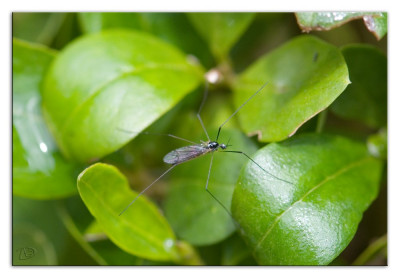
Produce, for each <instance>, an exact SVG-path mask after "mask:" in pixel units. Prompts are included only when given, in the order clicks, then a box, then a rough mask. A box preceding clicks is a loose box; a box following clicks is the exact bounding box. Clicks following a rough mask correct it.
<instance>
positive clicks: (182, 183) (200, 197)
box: [165, 129, 256, 245]
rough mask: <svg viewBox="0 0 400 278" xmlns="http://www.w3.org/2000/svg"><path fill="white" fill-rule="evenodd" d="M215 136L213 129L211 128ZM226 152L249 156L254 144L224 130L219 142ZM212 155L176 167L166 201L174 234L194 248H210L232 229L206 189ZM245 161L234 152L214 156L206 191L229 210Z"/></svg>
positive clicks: (254, 148) (231, 224)
mask: <svg viewBox="0 0 400 278" xmlns="http://www.w3.org/2000/svg"><path fill="white" fill-rule="evenodd" d="M209 131H211V133H210V134H212V135H214V134H215V133H216V129H211V130H209ZM229 139H230V141H229V144H232V145H233V146H232V147H229V148H228V149H227V150H239V151H243V152H245V153H248V154H252V153H253V152H254V151H255V150H256V146H255V145H254V143H253V142H252V141H251V140H250V139H249V138H247V137H246V136H244V135H243V134H241V133H240V132H239V131H237V130H229V129H224V130H223V131H222V133H221V139H220V140H219V141H220V143H225V144H226V143H227V141H228V140H229ZM210 159H211V154H210V155H207V156H205V157H202V158H197V159H195V160H193V161H189V162H187V163H185V164H183V165H179V166H178V167H177V168H175V169H174V172H173V173H171V176H172V178H171V179H170V183H171V189H170V191H169V192H168V195H167V198H166V201H165V213H166V216H167V219H168V220H169V222H170V223H171V226H172V227H173V228H174V230H175V232H176V233H177V235H178V236H179V237H181V238H182V239H184V240H186V241H188V242H190V243H192V244H194V245H209V244H213V243H216V242H219V241H221V240H223V239H225V238H227V237H228V236H229V235H230V234H232V233H233V231H234V230H235V228H236V227H235V225H234V222H233V220H232V218H231V216H230V215H229V214H228V213H227V212H226V211H225V210H224V208H223V207H222V206H221V205H220V204H219V203H218V202H217V201H216V200H214V199H213V198H212V196H211V195H210V194H209V193H208V192H207V191H206V190H205V186H206V181H207V175H208V170H209V166H210ZM245 161H246V158H245V157H244V156H243V155H240V154H235V153H219V152H217V153H215V154H214V159H213V164H212V169H211V175H210V180H209V184H208V189H209V191H211V193H212V194H213V195H214V196H215V197H216V198H217V199H218V200H219V201H220V202H222V204H224V206H225V207H226V208H227V209H229V207H230V204H231V200H232V194H233V190H234V186H235V183H236V180H237V178H238V176H239V172H240V169H241V168H242V165H243V163H245Z"/></svg>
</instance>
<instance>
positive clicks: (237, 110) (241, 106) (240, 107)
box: [215, 82, 268, 142]
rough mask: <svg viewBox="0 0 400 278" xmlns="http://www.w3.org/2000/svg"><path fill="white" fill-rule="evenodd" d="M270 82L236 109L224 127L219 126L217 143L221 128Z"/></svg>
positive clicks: (265, 84)
mask: <svg viewBox="0 0 400 278" xmlns="http://www.w3.org/2000/svg"><path fill="white" fill-rule="evenodd" d="M267 84H268V82H265V83H264V85H262V86H261V88H260V89H258V90H257V92H255V93H254V94H253V95H252V96H251V97H249V98H248V99H247V100H246V101H245V102H244V103H243V104H242V105H240V106H239V108H238V109H236V111H235V112H233V114H232V115H230V116H229V118H228V119H226V120H225V122H223V123H222V125H220V126H219V128H218V133H217V138H216V139H215V141H216V142H218V138H219V133H220V132H221V128H222V127H223V126H224V125H225V124H226V123H227V122H228V121H229V120H230V119H231V118H232V117H233V116H235V115H236V114H237V113H238V112H239V110H240V109H242V108H243V106H245V105H246V104H247V103H248V102H249V101H250V100H251V99H252V98H253V97H255V96H256V95H257V94H258V93H259V92H261V90H262V89H264V87H265V86H267Z"/></svg>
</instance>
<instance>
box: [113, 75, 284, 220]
mask: <svg viewBox="0 0 400 278" xmlns="http://www.w3.org/2000/svg"><path fill="white" fill-rule="evenodd" d="M267 84H268V82H266V83H264V85H262V86H261V88H259V89H258V90H257V91H256V92H255V93H254V94H253V95H252V96H250V97H249V98H248V99H247V100H246V101H245V102H244V103H243V104H242V105H241V106H239V107H238V108H237V109H236V111H235V112H233V113H232V115H231V116H229V117H228V119H226V120H225V122H223V123H222V124H221V125H220V126H219V128H218V133H217V136H216V138H215V140H211V139H210V137H209V135H208V132H207V129H206V128H205V126H204V123H203V120H202V119H201V116H200V113H201V110H202V108H203V106H204V103H205V101H206V99H207V95H208V83H206V88H205V93H204V96H203V100H202V102H201V105H200V108H199V110H198V112H197V118H198V120H199V121H200V124H201V126H202V128H203V130H204V133H205V134H206V136H207V140H208V141H207V142H201V143H200V144H198V143H195V142H192V141H190V140H187V139H184V138H181V137H178V136H175V135H172V134H157V135H165V136H169V137H172V138H175V139H179V140H182V141H186V142H188V143H190V144H191V145H189V146H184V147H181V148H178V149H175V150H172V151H171V152H169V153H167V154H166V155H165V156H164V159H163V160H164V162H165V163H167V164H170V165H172V166H171V167H170V168H169V169H167V170H166V171H165V172H164V173H163V174H162V175H161V176H159V177H158V178H157V179H156V180H154V181H153V182H152V183H151V184H150V185H148V186H147V187H146V188H145V189H143V190H142V191H141V192H140V193H139V194H138V195H137V196H136V197H135V198H134V199H133V200H132V202H130V203H129V204H128V205H127V206H126V207H125V209H124V210H123V211H122V212H121V213H120V214H119V215H121V214H123V213H124V212H125V211H126V210H127V209H128V208H129V207H130V206H131V205H132V204H133V203H134V202H135V201H136V200H137V199H138V198H139V197H140V196H141V195H142V194H143V193H144V192H146V190H148V189H149V188H150V187H151V186H152V185H153V184H155V183H156V182H157V181H159V180H160V179H161V178H162V177H164V176H165V175H166V174H167V173H168V172H170V171H171V170H172V169H173V168H174V167H176V166H177V165H179V164H182V163H184V162H187V161H190V160H193V159H195V158H198V157H200V156H203V155H206V154H209V153H210V154H211V161H210V166H209V169H208V176H207V181H206V186H205V190H206V191H207V192H208V193H209V194H210V195H211V197H212V198H213V199H215V200H216V201H217V202H218V203H219V204H220V205H221V206H222V207H223V208H224V209H225V211H226V212H227V213H228V214H229V215H231V213H230V212H229V210H228V209H227V208H226V207H225V206H224V205H223V204H222V203H221V202H220V201H219V200H218V198H216V197H215V196H214V195H213V194H212V193H211V192H210V191H209V190H208V182H209V180H210V174H211V168H212V163H213V158H214V153H215V152H216V151H220V152H229V153H238V154H242V155H244V156H245V157H247V158H248V159H249V160H251V161H252V162H253V163H254V164H255V165H257V166H258V167H259V168H261V169H262V170H263V171H264V172H266V173H267V174H269V175H271V176H273V177H274V178H276V179H278V180H281V181H284V182H287V181H285V180H282V179H280V178H278V177H276V176H274V175H273V174H271V173H269V172H267V171H266V170H265V169H264V168H262V167H261V166H260V165H259V164H258V163H257V162H255V161H254V160H253V159H252V158H251V157H250V156H248V155H247V154H246V153H244V152H242V151H236V150H227V148H228V147H229V146H231V145H229V141H228V142H227V144H220V143H218V138H219V135H220V133H221V130H222V127H223V126H224V125H225V124H226V123H227V122H228V121H229V120H230V119H231V118H232V117H233V116H235V115H236V114H237V113H238V112H239V110H240V109H242V108H243V106H245V105H246V104H247V103H248V102H249V101H250V100H252V99H253V98H254V97H255V96H256V95H257V94H258V93H259V92H261V91H262V89H264V87H265V86H266V85H267ZM147 134H150V133H147ZM231 216H232V215H231Z"/></svg>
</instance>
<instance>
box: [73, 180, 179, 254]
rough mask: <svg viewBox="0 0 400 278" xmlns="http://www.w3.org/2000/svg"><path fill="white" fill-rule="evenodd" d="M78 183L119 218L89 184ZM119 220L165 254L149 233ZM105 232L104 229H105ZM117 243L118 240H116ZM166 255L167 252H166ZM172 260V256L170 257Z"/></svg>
mask: <svg viewBox="0 0 400 278" xmlns="http://www.w3.org/2000/svg"><path fill="white" fill-rule="evenodd" d="M80 182H82V183H83V184H85V185H86V186H87V188H89V190H90V191H91V192H92V193H93V195H95V197H96V198H97V199H98V200H99V201H100V203H101V204H102V205H103V207H104V208H105V209H106V210H108V212H109V213H110V214H111V215H112V216H113V217H115V218H117V217H119V216H118V214H117V213H116V212H115V211H114V210H112V209H111V208H110V207H109V206H108V205H107V203H105V202H104V200H103V199H102V198H100V196H99V195H98V194H97V192H96V191H95V190H94V189H93V188H92V187H91V185H90V184H89V183H87V182H86V181H84V180H83V179H81V180H80ZM119 218H120V219H121V222H122V223H123V224H124V225H125V226H127V227H129V228H130V229H131V230H133V231H134V232H135V233H137V234H139V235H140V236H142V237H143V238H144V239H146V240H147V241H148V242H151V243H153V244H154V245H156V246H158V247H159V249H160V250H162V251H163V252H165V251H166V250H165V249H164V246H163V244H162V243H160V241H159V240H157V238H155V237H152V236H151V233H149V232H148V231H144V230H142V229H140V228H139V227H137V226H132V225H131V223H130V222H128V221H127V220H125V219H124V218H122V217H119ZM117 219H118V218H117ZM105 231H106V229H105ZM171 238H173V236H171ZM118 241H119V240H118ZM129 252H131V250H129ZM167 253H168V252H167ZM171 258H172V256H171Z"/></svg>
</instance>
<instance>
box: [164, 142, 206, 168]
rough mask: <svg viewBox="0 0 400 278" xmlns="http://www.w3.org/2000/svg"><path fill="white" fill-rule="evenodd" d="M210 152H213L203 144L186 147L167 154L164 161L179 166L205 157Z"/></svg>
mask: <svg viewBox="0 0 400 278" xmlns="http://www.w3.org/2000/svg"><path fill="white" fill-rule="evenodd" d="M210 151H212V150H211V149H207V148H206V147H204V146H203V145H201V144H198V145H191V146H185V147H182V148H179V149H176V150H173V151H171V152H169V153H167V154H166V155H165V156H164V159H163V160H164V162H165V163H168V164H178V163H182V162H185V161H189V160H191V159H194V158H196V157H199V156H202V155H205V154H206V153H209V152H210Z"/></svg>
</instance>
